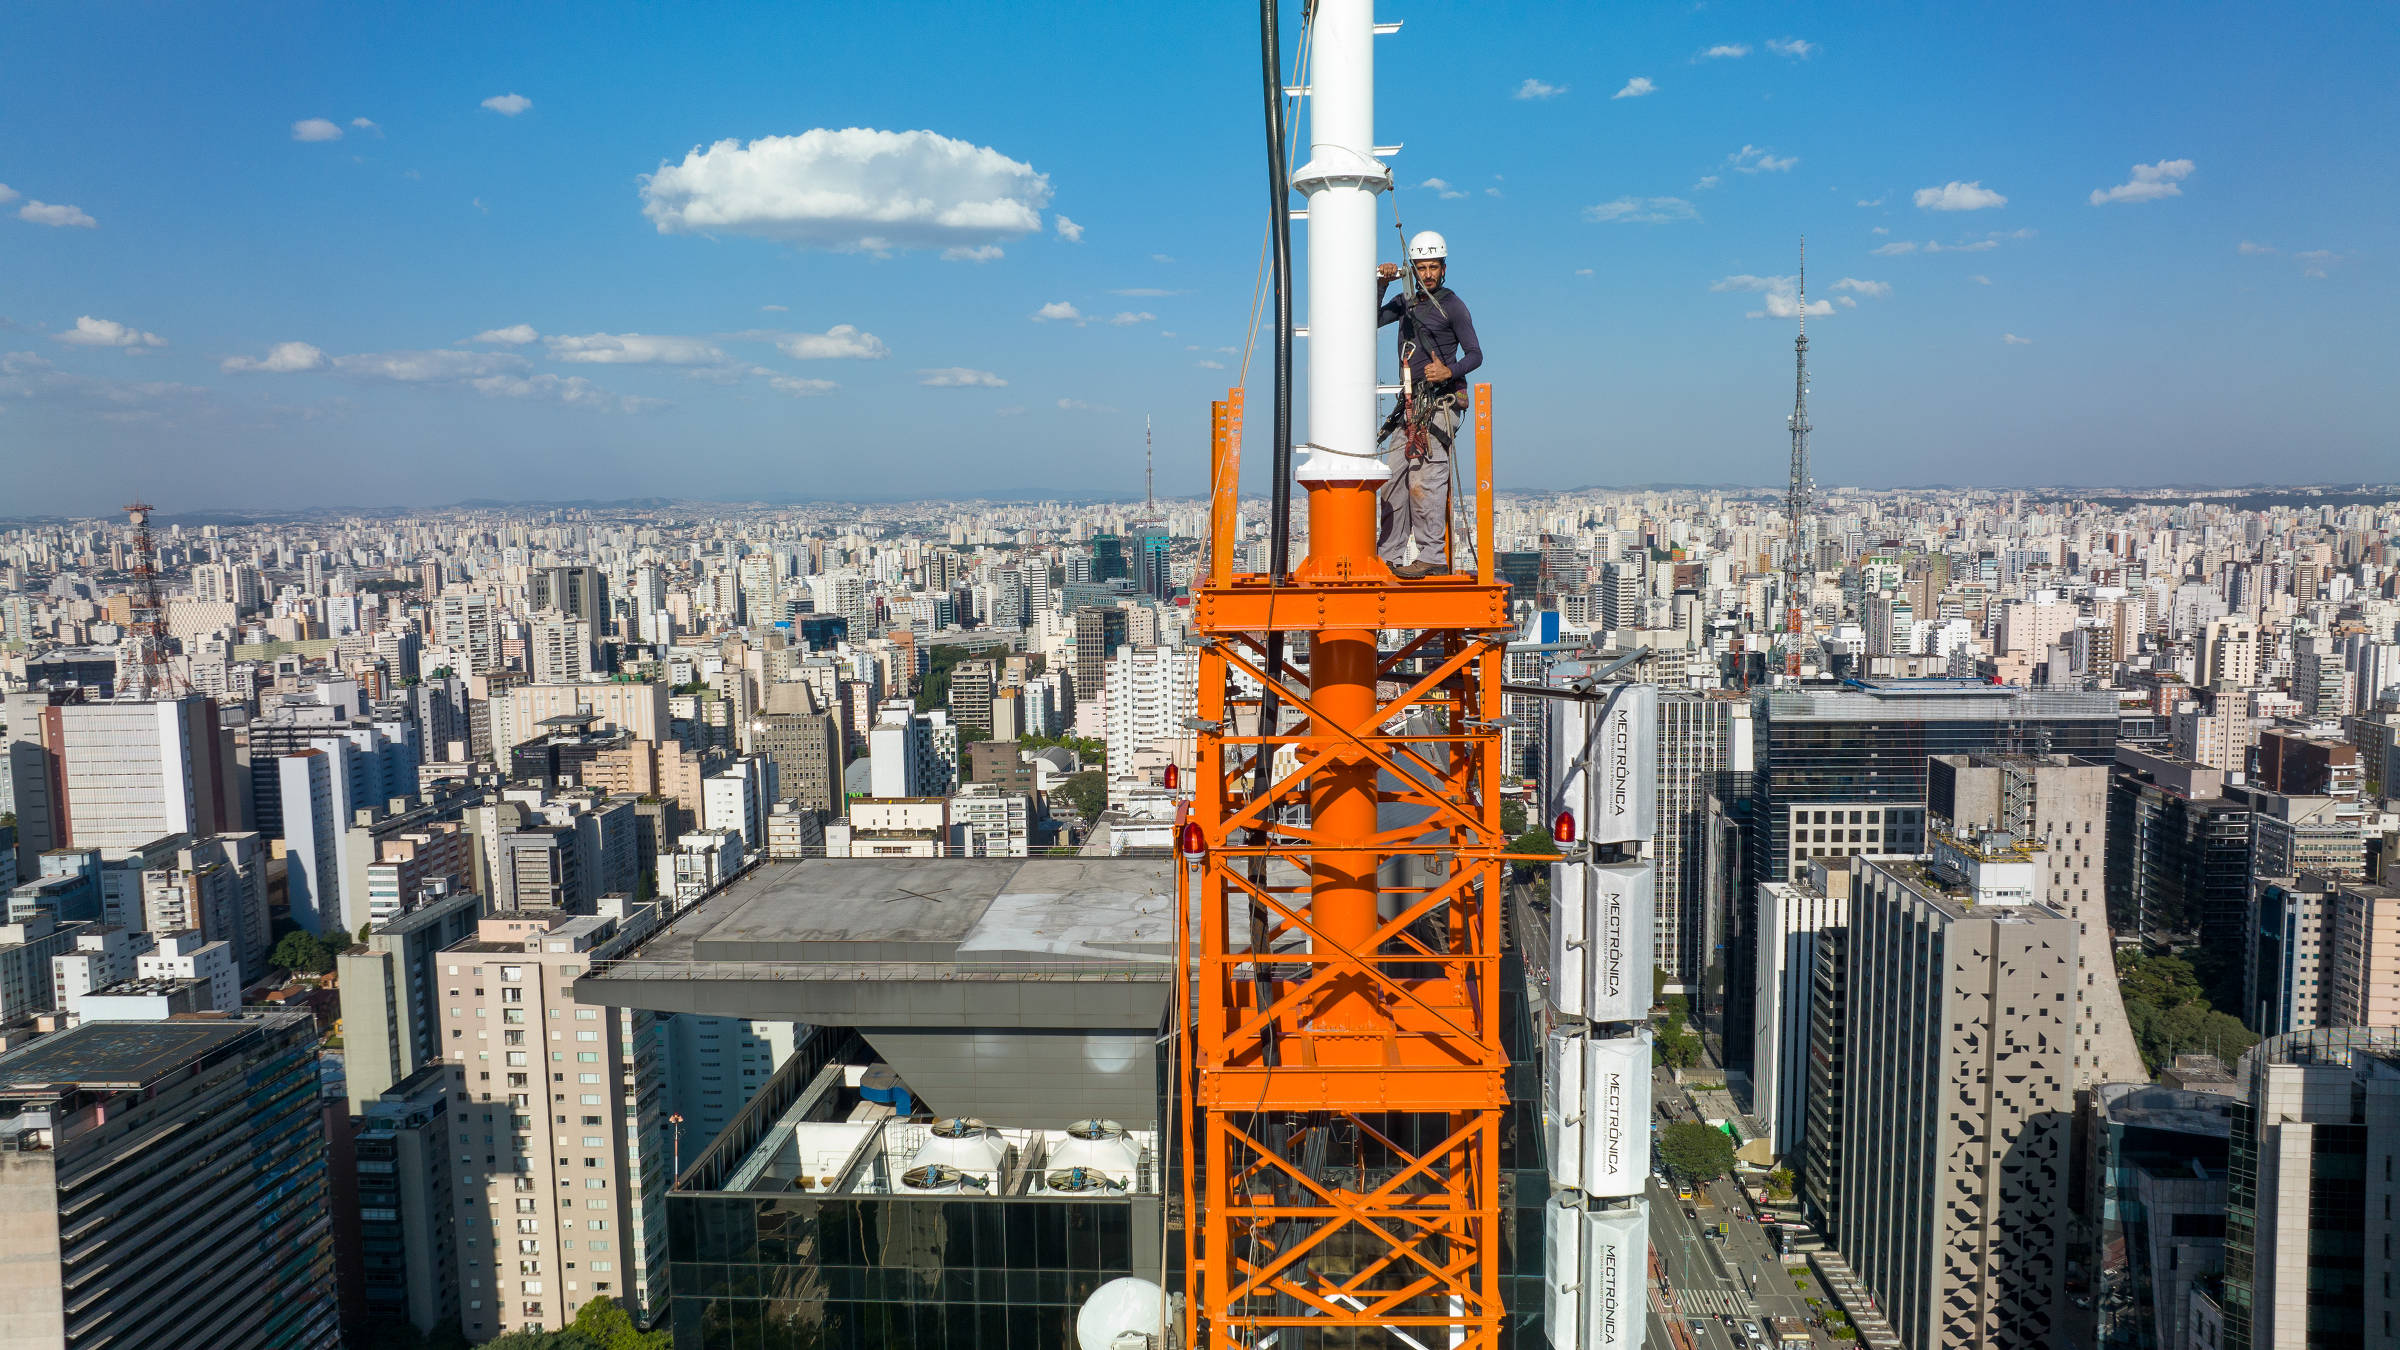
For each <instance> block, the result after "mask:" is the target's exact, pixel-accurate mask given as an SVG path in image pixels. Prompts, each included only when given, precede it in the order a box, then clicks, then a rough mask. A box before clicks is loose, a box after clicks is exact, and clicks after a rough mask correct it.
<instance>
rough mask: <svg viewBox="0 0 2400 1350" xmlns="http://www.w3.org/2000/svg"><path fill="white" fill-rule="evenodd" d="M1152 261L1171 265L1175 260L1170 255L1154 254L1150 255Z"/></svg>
mask: <svg viewBox="0 0 2400 1350" xmlns="http://www.w3.org/2000/svg"><path fill="white" fill-rule="evenodd" d="M1150 261H1152V262H1154V263H1171V262H1173V261H1175V259H1174V258H1173V257H1172V256H1171V255H1169V254H1165V253H1153V254H1151V255H1150Z"/></svg>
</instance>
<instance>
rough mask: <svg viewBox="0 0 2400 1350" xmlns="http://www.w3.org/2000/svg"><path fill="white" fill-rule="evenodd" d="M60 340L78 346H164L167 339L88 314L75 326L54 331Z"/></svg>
mask: <svg viewBox="0 0 2400 1350" xmlns="http://www.w3.org/2000/svg"><path fill="white" fill-rule="evenodd" d="M51 336H52V337H55V338H57V339H58V340H59V341H60V342H64V343H67V344H69V345H70V346H76V347H164V346H166V345H167V340H166V339H165V338H162V337H160V336H159V335H158V334H156V333H145V332H143V331H142V330H141V329H139V328H129V327H127V326H125V325H124V324H121V323H118V322H117V321H116V320H114V319H95V318H93V317H92V316H91V315H89V314H86V315H83V316H82V317H80V318H78V319H76V320H75V326H74V327H73V328H69V329H67V330H65V331H64V332H59V333H53V334H51Z"/></svg>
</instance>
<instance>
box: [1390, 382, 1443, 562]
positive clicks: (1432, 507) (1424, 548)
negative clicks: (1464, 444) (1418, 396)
mask: <svg viewBox="0 0 2400 1350" xmlns="http://www.w3.org/2000/svg"><path fill="white" fill-rule="evenodd" d="M1458 412H1459V410H1458V405H1457V404H1456V403H1454V402H1452V401H1450V400H1448V399H1444V400H1443V401H1441V402H1440V403H1437V404H1435V405H1434V409H1433V415H1432V417H1431V418H1429V419H1427V422H1426V427H1425V443H1424V445H1423V446H1422V447H1420V448H1416V449H1410V448H1408V444H1407V443H1408V436H1407V433H1406V431H1405V430H1404V429H1395V430H1394V431H1393V432H1392V434H1391V436H1390V437H1388V438H1387V439H1386V440H1385V441H1384V444H1383V449H1384V451H1385V453H1386V454H1387V455H1389V456H1390V462H1391V466H1392V476H1391V478H1390V479H1389V480H1387V481H1386V482H1385V483H1384V485H1383V487H1382V489H1381V491H1380V492H1379V493H1378V494H1377V499H1378V500H1379V501H1380V502H1381V503H1382V505H1383V512H1382V520H1381V522H1380V525H1379V526H1378V528H1377V530H1376V532H1375V551H1376V552H1378V553H1380V554H1382V555H1383V560H1384V561H1385V562H1387V563H1400V562H1406V561H1407V560H1408V546H1409V543H1410V542H1411V541H1412V540H1413V541H1414V542H1415V543H1416V546H1417V558H1418V560H1419V561H1420V562H1433V563H1440V564H1442V565H1443V566H1448V565H1449V563H1450V551H1449V543H1450V539H1449V533H1450V532H1449V525H1450V454H1451V446H1452V443H1453V442H1454V441H1455V440H1456V439H1457V436H1458Z"/></svg>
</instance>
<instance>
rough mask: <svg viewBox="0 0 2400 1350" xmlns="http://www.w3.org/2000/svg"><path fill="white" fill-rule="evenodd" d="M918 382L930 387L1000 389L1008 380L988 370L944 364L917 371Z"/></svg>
mask: <svg viewBox="0 0 2400 1350" xmlns="http://www.w3.org/2000/svg"><path fill="white" fill-rule="evenodd" d="M917 383H919V384H921V385H924V386H926V387H927V388H930V389H967V388H978V389H1000V388H1004V387H1006V385H1007V384H1008V381H1006V380H1004V379H1001V378H1000V377H999V376H997V375H994V374H993V373H992V372H990V371H988V370H970V369H969V368H967V367H965V366H943V367H940V368H939V369H936V370H920V371H918V372H917Z"/></svg>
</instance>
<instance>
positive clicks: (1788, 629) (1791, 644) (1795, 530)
mask: <svg viewBox="0 0 2400 1350" xmlns="http://www.w3.org/2000/svg"><path fill="white" fill-rule="evenodd" d="M1792 353H1793V360H1794V375H1793V390H1792V418H1791V423H1792V481H1791V485H1790V487H1788V488H1786V489H1785V491H1784V496H1783V514H1784V521H1785V524H1786V526H1787V528H1788V531H1789V538H1787V539H1786V540H1785V541H1784V549H1783V606H1784V609H1783V673H1784V674H1785V675H1786V676H1788V677H1789V678H1791V679H1795V680H1797V679H1799V678H1800V642H1801V634H1802V630H1803V627H1804V625H1805V624H1806V618H1805V615H1806V612H1807V599H1808V598H1807V595H1806V594H1805V593H1804V592H1803V590H1802V587H1803V586H1804V585H1806V584H1807V579H1808V577H1809V575H1810V573H1811V572H1812V571H1813V569H1811V568H1809V567H1807V566H1806V565H1805V564H1804V563H1803V562H1802V545H1803V542H1804V541H1803V538H1802V536H1803V533H1804V531H1805V528H1806V526H1807V523H1808V512H1809V500H1808V495H1809V494H1808V238H1807V236H1805V235H1803V236H1801V239H1800V336H1799V337H1797V338H1794V339H1793V340H1792Z"/></svg>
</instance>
